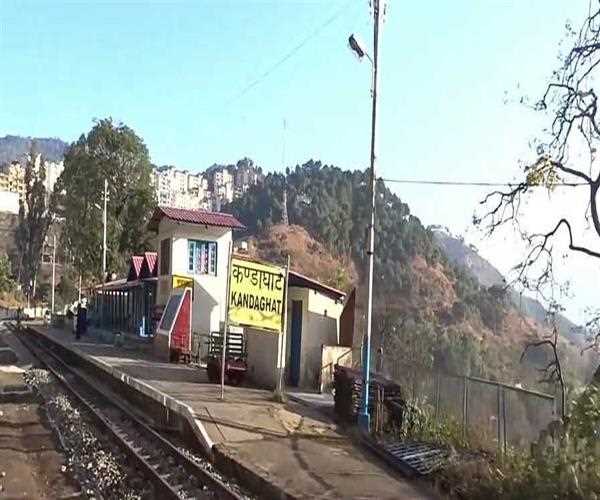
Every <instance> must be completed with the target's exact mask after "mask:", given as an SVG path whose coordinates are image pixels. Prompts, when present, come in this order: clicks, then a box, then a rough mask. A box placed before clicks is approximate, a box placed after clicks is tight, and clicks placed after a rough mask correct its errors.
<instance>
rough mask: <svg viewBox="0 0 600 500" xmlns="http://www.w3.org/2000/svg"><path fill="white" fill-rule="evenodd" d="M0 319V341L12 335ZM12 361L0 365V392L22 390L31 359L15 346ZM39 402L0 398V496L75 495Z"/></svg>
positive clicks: (8, 342) (11, 340)
mask: <svg viewBox="0 0 600 500" xmlns="http://www.w3.org/2000/svg"><path fill="white" fill-rule="evenodd" d="M11 337H12V335H11V333H10V332H9V331H8V330H7V329H6V328H4V325H2V324H1V323H0V342H2V344H3V345H4V346H6V345H11V346H13V345H14V346H15V348H16V347H17V345H15V341H16V339H14V338H11ZM16 350H17V355H18V357H19V360H18V362H17V364H16V365H7V364H3V365H0V393H1V392H4V391H15V390H16V391H22V390H25V384H24V380H23V370H24V369H26V368H27V367H28V365H29V364H30V363H31V359H28V356H27V354H26V352H21V351H22V349H16ZM59 450H60V445H59V443H58V442H57V440H56V438H55V436H54V434H53V432H52V429H51V428H50V426H49V424H48V422H47V421H46V419H45V416H44V414H43V411H42V410H41V408H40V406H39V404H38V403H37V402H36V401H35V400H34V399H33V398H32V400H31V402H27V403H18V404H17V403H7V402H4V403H2V402H1V400H0V499H4V498H6V499H14V500H16V499H28V500H29V499H32V500H33V499H36V500H37V499H61V498H67V497H68V498H77V493H78V491H79V487H78V486H77V485H75V484H74V483H73V482H72V480H71V479H70V477H69V475H68V472H66V469H65V472H63V466H64V465H65V458H64V456H63V455H62V453H61V452H60V451H59Z"/></svg>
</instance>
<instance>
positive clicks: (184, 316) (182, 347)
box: [169, 289, 192, 353]
mask: <svg viewBox="0 0 600 500" xmlns="http://www.w3.org/2000/svg"><path fill="white" fill-rule="evenodd" d="M191 332H192V292H191V290H190V289H186V290H185V291H184V292H183V299H182V302H181V306H179V311H178V312H177V317H176V318H175V324H174V325H173V330H172V331H171V336H170V338H169V350H171V351H176V352H182V353H187V352H189V351H190V350H191V348H192V334H191Z"/></svg>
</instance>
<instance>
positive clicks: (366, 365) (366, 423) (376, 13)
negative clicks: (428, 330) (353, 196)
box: [358, 0, 381, 432]
mask: <svg viewBox="0 0 600 500" xmlns="http://www.w3.org/2000/svg"><path fill="white" fill-rule="evenodd" d="M372 1H373V57H372V63H373V65H372V66H373V83H372V88H371V98H372V108H371V165H370V166H371V168H370V179H369V190H370V193H369V194H370V212H371V220H370V224H369V242H368V248H367V256H368V278H367V280H368V281H367V325H366V326H367V331H366V334H365V337H364V341H363V362H362V365H363V380H364V382H363V395H362V401H361V405H360V411H359V414H358V422H359V426H360V428H361V429H362V430H363V431H366V432H368V431H369V429H370V418H369V383H370V379H371V330H372V328H371V326H372V322H373V267H374V263H375V195H376V193H375V188H376V180H375V163H376V159H377V154H376V135H377V134H376V132H377V70H378V66H377V63H378V56H379V25H380V20H381V10H380V0H372Z"/></svg>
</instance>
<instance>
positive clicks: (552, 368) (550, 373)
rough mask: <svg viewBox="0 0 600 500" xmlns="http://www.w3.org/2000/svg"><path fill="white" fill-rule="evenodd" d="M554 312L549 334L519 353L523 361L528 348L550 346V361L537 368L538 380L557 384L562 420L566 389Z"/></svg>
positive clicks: (554, 312) (529, 344) (551, 313)
mask: <svg viewBox="0 0 600 500" xmlns="http://www.w3.org/2000/svg"><path fill="white" fill-rule="evenodd" d="M556 314H557V312H556V311H551V312H550V315H551V317H552V332H551V333H550V334H549V335H547V336H545V337H544V338H543V339H542V340H538V341H537V342H530V343H528V344H527V345H526V346H525V348H524V349H523V352H522V353H521V362H523V359H525V356H526V355H527V352H528V351H529V349H533V348H543V347H546V348H550V350H551V357H550V361H549V362H548V363H547V364H546V366H544V367H542V368H538V371H539V372H540V373H541V374H542V378H541V379H540V382H542V383H547V384H553V385H554V384H558V387H559V389H560V411H561V418H562V419H563V420H564V418H565V408H566V389H565V378H564V375H563V369H562V364H561V361H560V354H559V344H558V325H557V322H556Z"/></svg>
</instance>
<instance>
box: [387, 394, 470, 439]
mask: <svg viewBox="0 0 600 500" xmlns="http://www.w3.org/2000/svg"><path fill="white" fill-rule="evenodd" d="M392 433H393V434H394V436H395V437H396V438H397V439H400V440H409V441H425V442H429V443H437V444H440V443H442V444H444V445H450V446H454V447H457V448H465V447H467V446H468V443H467V441H466V440H465V437H464V435H463V431H462V428H461V424H460V423H459V422H457V421H456V420H454V419H452V418H436V417H435V413H434V409H433V408H432V406H431V405H428V404H426V403H425V402H423V401H418V400H417V401H411V402H407V403H406V404H405V405H404V408H403V412H402V426H401V427H400V428H397V429H393V430H392Z"/></svg>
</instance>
